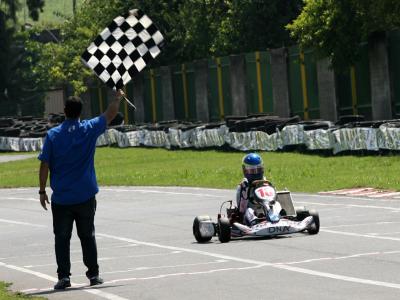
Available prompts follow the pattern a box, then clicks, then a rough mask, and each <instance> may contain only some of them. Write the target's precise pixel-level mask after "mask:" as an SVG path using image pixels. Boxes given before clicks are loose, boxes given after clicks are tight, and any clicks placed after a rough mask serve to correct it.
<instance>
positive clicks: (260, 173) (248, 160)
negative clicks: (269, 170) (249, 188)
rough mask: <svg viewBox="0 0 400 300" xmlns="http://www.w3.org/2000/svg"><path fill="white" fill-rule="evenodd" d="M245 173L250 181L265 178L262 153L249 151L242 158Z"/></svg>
mask: <svg viewBox="0 0 400 300" xmlns="http://www.w3.org/2000/svg"><path fill="white" fill-rule="evenodd" d="M242 169H243V175H244V177H246V179H247V180H248V181H249V182H252V181H254V180H261V179H263V178H264V163H263V160H262V158H261V156H260V155H258V154H256V153H249V154H247V155H245V156H244V157H243V159H242Z"/></svg>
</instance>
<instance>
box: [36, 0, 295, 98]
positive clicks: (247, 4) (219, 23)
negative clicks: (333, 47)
mask: <svg viewBox="0 0 400 300" xmlns="http://www.w3.org/2000/svg"><path fill="white" fill-rule="evenodd" d="M301 7H302V1H301V0H269V1H254V0H91V1H85V2H84V3H83V4H82V5H81V6H80V7H79V9H78V10H77V12H76V14H75V17H73V18H70V19H69V20H68V21H67V22H66V23H65V24H63V25H62V26H61V27H60V29H61V34H62V39H61V43H58V44H57V43H49V44H46V45H38V44H37V43H35V42H32V43H30V46H29V47H30V49H32V50H33V51H34V52H36V53H38V56H39V58H40V59H39V63H38V64H37V65H36V67H35V69H34V71H35V74H37V78H38V80H39V81H40V82H42V83H44V82H45V81H47V82H48V83H49V84H51V85H60V84H64V83H66V82H69V83H72V85H73V87H74V91H75V93H76V94H79V93H82V92H83V91H84V90H85V86H86V82H87V81H88V80H89V79H90V78H93V76H92V74H91V72H90V71H89V70H88V69H87V68H85V67H84V66H83V64H82V63H81V62H80V55H81V53H82V52H83V51H84V50H85V48H86V47H87V46H88V45H89V44H90V42H91V41H92V40H93V39H94V38H95V37H96V35H97V34H98V33H99V32H101V30H102V29H103V28H104V27H105V26H106V25H108V24H109V23H110V22H111V20H112V19H113V18H114V17H115V16H117V15H119V14H123V13H126V12H127V11H128V10H130V9H132V8H140V9H142V10H143V11H144V12H146V14H147V15H149V16H150V18H151V19H152V20H153V21H154V22H155V23H156V24H157V26H158V27H159V28H160V30H161V32H162V33H163V35H164V37H165V47H164V49H163V51H162V53H161V55H160V56H159V57H157V60H155V61H154V62H152V64H153V65H152V66H150V67H156V66H159V65H171V64H178V63H182V62H187V61H192V60H195V59H200V58H207V57H210V56H221V55H227V54H231V53H238V52H247V51H254V50H263V49H267V48H269V47H279V46H282V45H287V44H290V43H291V42H290V37H289V33H288V32H287V31H285V29H284V26H285V25H286V24H287V23H288V22H289V21H291V20H293V19H294V18H295V17H296V16H297V15H298V14H299V12H300V9H301Z"/></svg>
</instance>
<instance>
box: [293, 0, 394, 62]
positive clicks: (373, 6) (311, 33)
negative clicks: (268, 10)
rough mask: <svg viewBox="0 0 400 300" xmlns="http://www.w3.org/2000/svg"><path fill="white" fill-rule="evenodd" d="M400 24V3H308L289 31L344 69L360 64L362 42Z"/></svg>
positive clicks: (321, 0) (371, 0)
mask: <svg viewBox="0 0 400 300" xmlns="http://www.w3.org/2000/svg"><path fill="white" fill-rule="evenodd" d="M399 25H400V1H397V0H379V1H375V0H305V6H304V8H303V11H302V12H301V14H300V15H299V16H298V18H297V19H296V20H294V21H293V22H292V23H291V24H289V25H287V28H288V29H289V30H290V32H291V35H292V36H293V37H294V38H296V39H297V41H298V42H299V44H300V46H301V47H302V48H314V49H315V50H316V51H317V54H319V56H322V57H329V58H330V59H331V62H332V65H333V67H334V68H336V69H344V68H346V67H348V66H349V65H351V64H354V63H355V62H356V61H357V59H358V57H359V53H360V47H361V43H362V42H367V41H368V38H369V37H371V36H372V35H374V34H376V33H379V32H384V31H387V30H391V29H394V28H398V27H399Z"/></svg>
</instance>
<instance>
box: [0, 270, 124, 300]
mask: <svg viewBox="0 0 400 300" xmlns="http://www.w3.org/2000/svg"><path fill="white" fill-rule="evenodd" d="M0 267H5V268H8V269H11V270H15V271H19V272H22V273H25V274H30V275H34V276H36V277H39V278H42V279H46V280H48V281H51V282H57V278H55V277H53V276H49V275H47V274H43V273H40V272H35V271H32V270H29V269H26V268H22V267H18V266H14V265H10V264H5V263H2V262H0ZM71 284H72V282H71ZM73 286H81V285H76V284H73ZM82 291H83V292H87V293H89V294H93V295H96V296H99V297H101V298H104V299H109V300H128V299H126V298H123V297H120V296H117V295H114V294H111V293H107V292H103V291H101V290H98V289H92V288H84V289H82Z"/></svg>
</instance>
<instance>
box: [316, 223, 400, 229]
mask: <svg viewBox="0 0 400 300" xmlns="http://www.w3.org/2000/svg"><path fill="white" fill-rule="evenodd" d="M399 223H400V222H374V223H372V222H370V223H357V224H341V225H334V226H324V227H321V229H331V228H341V227H356V226H366V225H387V224H399Z"/></svg>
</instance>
